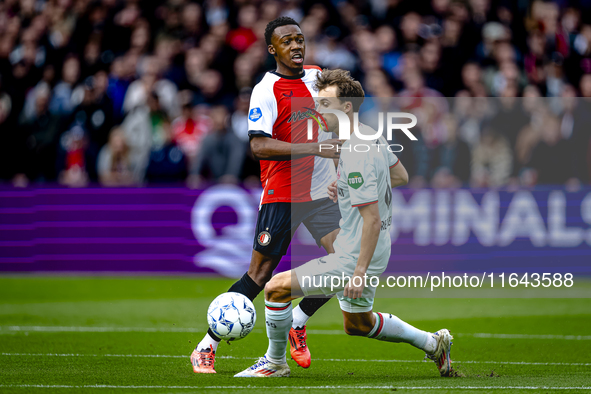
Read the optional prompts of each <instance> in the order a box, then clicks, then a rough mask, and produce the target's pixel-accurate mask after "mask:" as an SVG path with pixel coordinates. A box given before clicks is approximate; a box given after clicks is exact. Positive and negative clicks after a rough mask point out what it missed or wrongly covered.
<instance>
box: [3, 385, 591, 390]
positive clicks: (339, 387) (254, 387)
mask: <svg viewBox="0 0 591 394" xmlns="http://www.w3.org/2000/svg"><path fill="white" fill-rule="evenodd" d="M0 387H23V388H58V389H68V388H69V389H93V388H97V389H101V388H104V389H246V390H252V389H271V390H276V389H292V390H314V389H317V390H320V389H328V390H334V389H399V390H591V387H587V386H579V387H564V386H299V387H298V386H269V387H264V386H201V387H200V386H117V385H110V384H96V385H95V384H87V385H76V386H75V385H64V384H59V385H58V384H56V385H50V384H47V385H46V384H0Z"/></svg>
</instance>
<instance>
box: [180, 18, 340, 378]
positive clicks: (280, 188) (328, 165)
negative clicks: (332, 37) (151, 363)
mask: <svg viewBox="0 0 591 394" xmlns="http://www.w3.org/2000/svg"><path fill="white" fill-rule="evenodd" d="M265 40H266V43H267V46H268V51H269V53H270V54H271V55H273V56H274V57H275V60H276V63H277V68H276V70H275V71H271V72H268V73H266V74H265V76H264V77H263V79H262V80H261V82H259V83H258V84H257V85H256V86H255V87H254V89H253V92H252V96H251V102H250V110H249V115H248V126H249V136H250V146H251V149H252V152H253V154H254V156H255V157H256V158H258V159H259V160H260V165H261V182H262V184H263V193H262V196H261V205H260V208H259V214H258V219H257V225H256V231H255V239H254V243H253V252H252V257H251V262H250V267H249V269H248V272H246V273H245V274H244V276H242V278H241V279H240V280H239V281H238V282H236V283H235V284H234V285H232V287H230V289H229V290H228V291H233V292H238V293H241V294H244V295H245V296H246V297H248V298H250V299H251V300H253V299H254V298H255V297H256V296H257V295H258V294H259V293H260V292H261V291H262V290H263V288H264V286H265V284H266V283H267V281H269V279H271V276H272V274H273V270H274V269H275V268H276V267H277V265H278V264H279V261H280V260H281V258H282V257H283V256H284V255H285V254H286V253H287V248H288V247H289V244H290V242H291V237H292V235H293V233H294V232H295V230H296V229H297V228H298V227H299V225H300V224H301V223H304V225H305V226H306V228H307V229H308V230H309V231H310V233H311V234H312V236H313V237H314V239H315V240H316V243H317V244H318V246H322V247H323V248H324V249H325V250H326V251H327V252H328V253H333V252H334V249H333V246H332V244H333V242H334V240H335V238H336V234H337V233H338V231H339V220H340V219H341V216H340V212H339V210H338V207H337V206H336V204H334V203H333V202H332V201H331V200H330V199H329V198H328V194H327V187H328V185H329V184H330V183H331V182H333V181H334V180H335V179H336V170H335V163H334V159H337V158H338V152H337V148H336V146H338V145H340V144H341V143H342V142H341V141H338V140H332V139H330V138H331V136H330V134H329V133H324V132H320V131H319V129H318V124H317V123H314V128H313V135H312V140H310V139H309V138H308V133H307V120H308V119H309V118H310V117H311V115H313V113H314V112H313V109H314V99H313V97H314V96H316V93H317V92H316V90H315V82H316V77H317V75H318V74H319V73H320V71H321V70H320V68H319V67H316V66H304V56H305V49H306V44H305V40H304V35H303V34H302V31H301V30H300V27H299V25H298V23H297V22H296V21H295V20H293V19H291V18H288V17H280V18H277V19H275V20H273V21H271V22H270V23H269V24H268V25H267V28H266V30H265ZM292 99H297V100H292ZM294 103H296V104H294ZM292 107H293V108H292ZM310 109H311V110H310ZM320 143H326V144H331V145H334V146H335V148H333V149H323V150H320V149H319V146H320ZM330 297H331V295H326V296H325V297H320V298H318V297H316V298H306V299H304V300H302V302H301V303H300V304H299V305H298V306H297V307H296V308H294V310H293V324H292V327H291V330H290V332H289V335H290V338H291V341H290V343H291V356H292V358H293V359H294V360H295V361H296V362H297V363H298V364H299V365H300V366H302V367H304V368H308V367H309V366H310V362H311V356H310V351H309V349H308V346H307V344H306V322H307V320H308V318H309V317H310V316H312V315H313V314H314V312H315V311H316V310H318V309H319V308H320V307H321V306H322V305H324V304H325V303H326V302H327V301H328V300H329V299H330ZM289 313H290V316H291V315H292V311H291V309H290V311H289ZM219 342H220V338H218V337H217V336H216V335H215V333H214V332H213V331H211V329H210V330H209V331H208V332H207V334H206V335H205V337H204V338H203V340H202V341H201V342H200V343H199V344H198V345H197V347H196V348H195V350H194V351H193V353H192V354H191V363H192V365H193V371H194V372H196V373H215V369H214V361H215V354H216V350H217V346H218V344H219Z"/></svg>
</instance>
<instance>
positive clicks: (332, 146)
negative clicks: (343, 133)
mask: <svg viewBox="0 0 591 394" xmlns="http://www.w3.org/2000/svg"><path fill="white" fill-rule="evenodd" d="M343 142H345V140H339V139H336V138H333V139H330V140H326V141H322V142H318V143H317V144H316V145H318V151H317V152H318V153H317V156H320V157H325V158H327V159H337V158H338V157H339V156H340V155H341V145H343Z"/></svg>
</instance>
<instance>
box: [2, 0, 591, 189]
mask: <svg viewBox="0 0 591 394" xmlns="http://www.w3.org/2000/svg"><path fill="white" fill-rule="evenodd" d="M281 15H286V16H290V17H292V18H294V19H295V20H297V21H298V22H299V23H300V25H301V28H302V31H303V32H304V34H305V37H306V46H307V49H306V59H305V63H306V64H316V65H319V66H321V67H327V68H344V69H347V70H350V71H351V72H352V74H353V75H354V77H355V78H357V79H358V80H360V81H361V82H362V85H363V87H364V89H365V91H366V95H367V97H372V98H375V99H374V100H378V101H379V99H380V98H388V97H398V98H404V99H405V103H406V104H405V105H404V106H403V107H404V108H403V109H406V110H409V111H413V112H415V113H416V114H417V115H418V116H419V118H420V121H419V124H420V125H424V126H421V128H420V129H418V128H417V129H415V134H417V136H418V137H419V141H418V142H413V143H410V142H409V141H407V140H402V139H399V141H402V142H401V143H402V144H403V146H404V147H405V150H404V152H402V153H401V154H400V156H401V158H402V160H403V162H404V164H405V165H406V166H407V167H408V168H409V173H410V175H411V186H413V187H428V186H430V187H457V186H461V185H464V186H468V185H470V186H475V187H501V186H507V185H515V186H533V185H536V184H564V185H567V186H568V187H571V188H573V189H576V188H578V187H580V186H581V185H588V184H589V183H590V175H589V174H590V173H591V171H590V170H589V169H590V167H591V149H590V137H591V132H590V131H589V127H590V126H589V125H591V122H590V121H591V102H590V101H589V100H591V1H590V0H578V1H574V0H573V1H570V0H557V1H542V0H535V1H527V0H281V1H276V0H262V1H261V0H259V1H256V0H255V1H248V0H202V1H198V2H193V1H189V0H167V1H165V0H160V1H158V0H151V1H147V0H144V1H140V0H92V1H91V0H3V1H2V2H0V179H3V180H4V182H12V183H13V184H14V185H17V186H25V185H27V184H30V183H31V182H33V183H47V182H50V183H51V182H59V183H61V184H64V185H69V186H85V185H88V184H92V183H96V182H99V183H100V184H102V185H105V186H125V185H146V184H147V185H151V184H158V183H174V182H177V183H180V182H184V183H186V184H187V185H189V186H190V187H198V186H199V185H201V184H203V183H204V182H207V183H211V182H221V183H239V182H245V183H246V184H251V185H257V182H259V181H258V163H257V162H256V161H255V160H254V159H253V158H252V155H251V153H250V152H249V144H248V134H247V121H246V119H247V116H248V107H249V100H250V93H251V90H252V87H253V86H254V85H255V84H256V83H257V82H258V81H259V80H260V79H261V78H262V76H263V75H264V73H265V72H266V71H269V70H272V69H274V68H275V62H274V59H273V58H272V57H271V56H270V55H268V53H267V48H266V44H265V40H264V28H265V26H266V24H267V23H268V22H269V21H270V20H272V19H274V18H276V17H278V16H281ZM428 97H449V98H453V99H448V100H445V99H442V100H443V101H445V104H444V106H445V107H446V108H444V109H442V108H440V106H439V104H437V103H436V102H433V101H430V100H428V99H426V98H428ZM486 97H493V98H494V99H491V98H488V99H486ZM577 97H578V98H577ZM556 100H558V101H556ZM397 137H400V136H399V135H397ZM402 138H404V136H402ZM259 184H260V183H259Z"/></svg>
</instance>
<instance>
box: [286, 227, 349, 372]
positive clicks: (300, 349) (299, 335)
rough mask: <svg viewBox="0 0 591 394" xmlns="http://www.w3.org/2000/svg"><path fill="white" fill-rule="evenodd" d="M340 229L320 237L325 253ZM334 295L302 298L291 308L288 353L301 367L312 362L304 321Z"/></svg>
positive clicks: (328, 251)
mask: <svg viewBox="0 0 591 394" xmlns="http://www.w3.org/2000/svg"><path fill="white" fill-rule="evenodd" d="M339 231H340V229H339V228H337V229H335V230H333V231H331V232H330V233H328V234H326V235H325V236H324V237H322V238H321V239H320V245H322V247H323V248H324V249H325V250H326V252H327V253H329V254H330V253H334V247H333V243H334V241H335V239H336V238H337V234H338V233H339ZM333 296H334V295H329V296H315V297H306V298H304V299H303V300H302V301H301V302H300V303H299V304H298V305H297V306H296V307H295V308H293V323H292V327H291V330H289V349H290V355H291V358H292V359H293V360H295V362H296V363H297V364H298V365H299V366H300V367H303V368H308V367H309V366H310V364H311V363H312V356H311V354H310V349H309V348H308V345H307V342H306V339H307V337H308V335H307V334H306V323H307V322H308V319H309V318H310V317H311V316H312V315H313V314H314V313H315V312H316V311H317V310H318V309H320V308H321V307H322V306H323V305H324V304H326V303H327V302H328V301H330V299H331V298H332V297H333Z"/></svg>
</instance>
